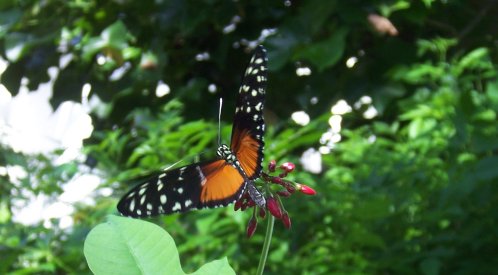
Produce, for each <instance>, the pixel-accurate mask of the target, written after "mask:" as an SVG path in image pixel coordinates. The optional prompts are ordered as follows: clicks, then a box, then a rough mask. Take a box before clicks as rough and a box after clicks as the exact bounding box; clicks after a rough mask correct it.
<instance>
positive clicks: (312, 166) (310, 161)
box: [300, 148, 322, 174]
mask: <svg viewBox="0 0 498 275" xmlns="http://www.w3.org/2000/svg"><path fill="white" fill-rule="evenodd" d="M300 162H301V165H302V166H303V168H304V170H306V171H308V172H311V173H314V174H318V173H321V172H322V154H320V152H319V151H317V150H315V148H309V149H308V150H306V151H304V153H303V155H302V156H301V159H300Z"/></svg>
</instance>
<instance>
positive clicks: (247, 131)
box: [230, 46, 267, 179]
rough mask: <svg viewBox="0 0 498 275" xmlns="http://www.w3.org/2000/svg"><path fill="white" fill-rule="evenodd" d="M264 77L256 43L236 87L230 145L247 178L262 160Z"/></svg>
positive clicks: (255, 173) (261, 53) (264, 60)
mask: <svg viewBox="0 0 498 275" xmlns="http://www.w3.org/2000/svg"><path fill="white" fill-rule="evenodd" d="M266 78H267V58H266V50H265V49H264V48H263V47H262V46H258V47H257V48H256V51H255V52H254V55H253V57H252V59H251V61H250V62H249V65H248V66H247V69H246V72H245V74H244V78H243V80H242V85H241V86H240V89H239V96H238V100H237V106H236V108H235V117H234V120H233V128H232V138H231V145H230V147H231V149H232V151H233V152H234V153H235V155H236V156H237V159H238V160H239V162H240V164H241V166H242V168H243V170H244V172H245V173H246V175H247V176H248V178H249V179H255V178H257V177H259V175H260V173H261V163H262V162H263V149H264V144H265V143H264V140H263V136H264V133H265V121H264V118H263V107H264V103H265V102H264V101H265V92H266Z"/></svg>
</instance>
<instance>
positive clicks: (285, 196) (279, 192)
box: [277, 190, 291, 198]
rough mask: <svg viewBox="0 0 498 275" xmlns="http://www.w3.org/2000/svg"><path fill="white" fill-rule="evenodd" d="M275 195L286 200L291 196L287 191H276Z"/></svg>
mask: <svg viewBox="0 0 498 275" xmlns="http://www.w3.org/2000/svg"><path fill="white" fill-rule="evenodd" d="M277 195H279V196H280V197H284V198H287V197H289V196H290V195H291V193H289V191H287V190H282V191H277Z"/></svg>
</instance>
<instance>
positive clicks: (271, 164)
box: [268, 160, 277, 173]
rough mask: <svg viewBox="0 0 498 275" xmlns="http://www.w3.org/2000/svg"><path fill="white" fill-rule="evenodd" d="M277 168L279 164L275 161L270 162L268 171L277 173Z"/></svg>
mask: <svg viewBox="0 0 498 275" xmlns="http://www.w3.org/2000/svg"><path fill="white" fill-rule="evenodd" d="M275 167H277V162H276V161H275V160H272V161H270V164H268V170H269V171H270V172H272V173H273V172H275Z"/></svg>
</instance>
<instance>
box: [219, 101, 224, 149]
mask: <svg viewBox="0 0 498 275" xmlns="http://www.w3.org/2000/svg"><path fill="white" fill-rule="evenodd" d="M222 107H223V98H221V97H220V109H219V111H218V146H220V145H221V108H222Z"/></svg>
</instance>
